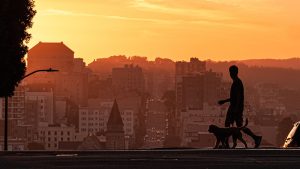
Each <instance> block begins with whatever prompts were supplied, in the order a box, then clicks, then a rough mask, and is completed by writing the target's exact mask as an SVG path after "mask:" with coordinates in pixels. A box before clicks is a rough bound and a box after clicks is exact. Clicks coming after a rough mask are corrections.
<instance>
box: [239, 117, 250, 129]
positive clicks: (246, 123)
mask: <svg viewBox="0 0 300 169" xmlns="http://www.w3.org/2000/svg"><path fill="white" fill-rule="evenodd" d="M247 125H248V119H247V118H246V122H245V125H243V126H242V127H239V129H244V128H245V127H247Z"/></svg>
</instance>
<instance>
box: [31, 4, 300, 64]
mask: <svg viewBox="0 0 300 169" xmlns="http://www.w3.org/2000/svg"><path fill="white" fill-rule="evenodd" d="M299 5H300V2H299V1H296V0H291V1H277V0H260V1H258V0H186V1H179V0H178V1H177V0H176V1H174V0H172V1H171V0H107V1H105V2H103V1H101V0H89V1H84V2H83V1H81V0H39V1H36V10H37V15H36V16H35V18H34V20H33V21H34V25H33V28H32V29H31V30H30V32H31V33H32V39H31V41H30V44H29V46H30V47H32V46H34V45H35V44H37V43H38V42H39V41H42V42H61V41H63V42H64V43H65V44H66V45H68V46H69V47H70V48H71V49H73V50H74V52H75V56H76V57H82V58H84V60H85V61H86V62H87V63H90V62H91V61H93V60H94V59H96V58H100V57H108V56H111V55H119V54H122V55H127V56H133V55H140V56H147V57H148V58H149V60H153V59H154V58H155V57H164V58H170V59H173V60H188V58H190V57H199V58H200V59H212V60H240V59H257V58H276V59H282V58H290V57H298V56H300V48H299V44H300V29H299V28H300V18H299V16H300V15H299V14H300V11H299V10H298V7H299Z"/></svg>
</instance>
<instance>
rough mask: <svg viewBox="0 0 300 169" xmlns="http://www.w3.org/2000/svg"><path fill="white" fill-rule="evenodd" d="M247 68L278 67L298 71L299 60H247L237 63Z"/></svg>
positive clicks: (299, 67)
mask: <svg viewBox="0 0 300 169" xmlns="http://www.w3.org/2000/svg"><path fill="white" fill-rule="evenodd" d="M239 62H242V63H245V64H246V65H248V66H263V67H279V68H291V69H300V58H290V59H249V60H242V61H239Z"/></svg>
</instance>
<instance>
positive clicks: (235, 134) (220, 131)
mask: <svg viewBox="0 0 300 169" xmlns="http://www.w3.org/2000/svg"><path fill="white" fill-rule="evenodd" d="M247 125H248V119H246V123H245V125H244V126H242V127H226V128H220V127H218V126H216V125H210V126H209V128H208V132H210V133H213V134H214V135H215V136H216V139H217V141H216V144H215V147H214V148H215V149H216V148H219V144H220V142H221V143H222V145H221V147H222V148H227V147H229V145H228V141H227V140H228V138H229V137H230V136H232V141H233V146H232V148H235V147H236V145H237V140H240V141H241V142H242V143H243V144H244V145H245V148H248V146H247V143H246V141H245V140H244V139H243V135H242V133H241V130H242V129H244V128H245V127H246V126H247Z"/></svg>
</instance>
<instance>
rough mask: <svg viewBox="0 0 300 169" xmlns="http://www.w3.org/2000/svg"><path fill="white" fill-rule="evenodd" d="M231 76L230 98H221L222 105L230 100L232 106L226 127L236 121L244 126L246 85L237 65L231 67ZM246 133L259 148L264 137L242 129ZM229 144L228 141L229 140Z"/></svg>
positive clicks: (228, 111)
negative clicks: (240, 76) (239, 74)
mask: <svg viewBox="0 0 300 169" xmlns="http://www.w3.org/2000/svg"><path fill="white" fill-rule="evenodd" d="M229 73H230V77H231V79H232V81H233V82H232V85H231V89H230V98H228V99H225V100H220V101H219V102H218V103H219V104H220V105H222V104H224V103H226V102H229V103H230V106H229V108H228V110H227V115H226V120H225V127H230V125H233V123H234V122H235V123H236V126H237V127H241V126H243V110H244V86H243V82H242V81H241V79H240V78H239V77H238V67H237V66H235V65H232V66H230V68H229ZM242 131H243V132H244V133H246V134H247V135H249V136H251V137H252V138H253V140H254V142H255V146H254V148H258V147H259V145H260V142H261V139H262V136H257V135H255V134H254V133H253V132H252V131H251V130H250V129H249V128H247V127H245V128H244V129H242ZM227 145H228V142H227Z"/></svg>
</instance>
